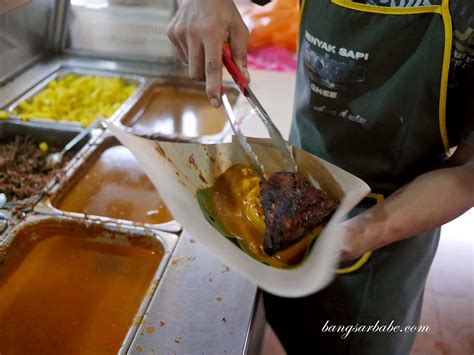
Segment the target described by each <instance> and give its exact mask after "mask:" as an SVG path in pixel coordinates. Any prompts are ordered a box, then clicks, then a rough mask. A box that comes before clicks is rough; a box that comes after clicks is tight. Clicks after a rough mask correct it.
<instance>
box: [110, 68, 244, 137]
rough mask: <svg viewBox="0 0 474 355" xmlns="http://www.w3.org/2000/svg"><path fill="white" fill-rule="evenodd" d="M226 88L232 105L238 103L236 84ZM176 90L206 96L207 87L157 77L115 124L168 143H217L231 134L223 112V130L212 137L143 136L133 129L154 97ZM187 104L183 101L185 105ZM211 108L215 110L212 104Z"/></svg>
mask: <svg viewBox="0 0 474 355" xmlns="http://www.w3.org/2000/svg"><path fill="white" fill-rule="evenodd" d="M223 86H224V88H225V89H226V92H227V95H228V97H229V99H230V102H231V104H232V105H234V104H235V103H236V101H237V98H238V96H239V95H240V93H239V91H238V89H237V88H236V86H235V84H234V83H231V82H224V83H223ZM170 89H171V90H174V91H176V92H178V93H193V94H202V95H203V96H206V87H205V84H204V83H202V82H197V81H192V80H189V79H183V78H170V77H167V78H165V77H155V78H154V80H153V81H151V82H150V84H149V85H147V87H146V88H145V89H144V91H143V93H142V95H141V97H140V98H139V99H138V100H136V101H135V102H134V104H133V105H131V106H130V108H129V110H128V111H127V112H126V113H125V114H124V115H122V117H120V118H118V119H116V120H115V123H116V124H118V125H119V126H121V128H122V129H124V130H126V131H128V132H133V133H134V134H137V135H140V136H145V137H148V138H153V139H157V140H167V141H179V142H201V143H217V142H221V141H223V140H224V138H225V137H227V136H228V135H229V134H230V133H231V132H232V129H231V126H230V125H229V123H228V122H227V120H226V116H225V113H224V112H222V116H223V126H222V129H221V130H220V131H219V132H218V133H216V134H212V135H200V136H189V135H185V134H182V133H179V132H178V133H173V134H167V133H160V132H150V133H147V134H142V133H139V132H136V131H135V130H134V129H133V125H134V124H135V123H136V122H138V121H139V120H140V118H141V117H142V114H143V112H144V111H145V110H146V107H148V104H149V103H150V102H151V101H152V100H153V97H154V96H155V95H157V94H159V92H160V91H166V90H170ZM185 104H186V102H185V101H184V100H183V105H185ZM209 108H210V109H213V108H212V107H211V106H210V104H209Z"/></svg>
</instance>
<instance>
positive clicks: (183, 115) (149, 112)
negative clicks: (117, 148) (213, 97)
mask: <svg viewBox="0 0 474 355" xmlns="http://www.w3.org/2000/svg"><path fill="white" fill-rule="evenodd" d="M135 120H136V121H135ZM133 121H135V122H134V123H131V125H132V127H133V129H135V130H136V131H137V132H141V133H160V134H165V135H174V134H180V135H184V136H186V137H198V136H203V135H212V134H217V133H220V132H221V131H222V130H223V129H224V126H225V124H226V122H227V119H226V116H225V112H224V110H223V109H222V108H219V109H215V108H213V107H212V106H211V105H210V103H209V99H208V98H207V96H206V95H205V94H204V93H199V92H192V91H178V90H174V89H172V88H168V89H160V90H156V91H154V92H152V93H151V94H150V95H149V96H148V97H147V99H146V100H145V101H144V103H143V107H141V108H140V109H139V111H138V112H137V113H136V114H135V117H134V118H133Z"/></svg>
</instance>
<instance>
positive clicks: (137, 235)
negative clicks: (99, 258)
mask: <svg viewBox="0 0 474 355" xmlns="http://www.w3.org/2000/svg"><path fill="white" fill-rule="evenodd" d="M51 223H52V224H57V225H59V224H72V225H77V226H78V227H77V228H85V229H89V228H91V229H92V230H98V229H100V230H103V231H104V233H103V234H101V236H100V237H98V238H95V240H99V241H104V242H106V243H110V244H121V245H133V243H134V242H135V243H143V242H144V243H145V245H148V244H150V245H151V244H153V245H156V244H157V243H158V244H159V245H161V247H162V249H163V257H162V259H161V261H160V262H159V265H158V267H157V269H156V271H155V272H154V275H153V278H152V280H151V282H150V283H149V284H148V287H147V290H146V292H145V294H144V296H143V297H142V298H141V302H140V306H139V308H138V310H137V312H136V313H135V316H134V317H133V321H132V322H131V323H130V325H129V327H128V330H127V334H126V336H125V338H124V340H123V342H122V343H121V347H120V350H119V351H118V353H119V354H125V353H126V352H127V350H128V348H129V347H130V344H131V342H132V340H133V339H134V337H135V336H136V333H137V329H138V327H139V326H140V325H141V323H142V320H143V317H144V315H145V314H146V311H147V309H148V307H149V305H150V302H151V300H152V298H153V296H154V294H155V291H156V289H157V287H158V284H159V281H160V278H161V276H162V274H163V272H164V270H165V268H166V265H167V264H168V261H169V259H170V256H171V254H172V253H173V250H174V248H175V246H176V244H177V241H178V236H177V235H175V234H171V233H166V232H162V231H156V230H151V229H148V228H144V227H137V226H131V225H124V224H117V223H111V222H104V221H97V220H91V219H87V218H86V219H77V218H73V217H68V216H47V215H38V214H30V215H29V216H27V217H26V218H25V219H24V220H23V221H22V222H21V223H19V224H18V225H17V226H11V227H10V228H9V229H8V230H7V233H5V234H4V235H3V236H1V235H0V267H1V266H2V265H3V262H4V261H5V260H6V257H7V255H8V253H9V246H10V245H11V243H12V242H13V241H14V240H15V237H16V236H17V235H19V233H20V232H21V231H22V230H23V229H24V228H30V229H31V228H33V231H34V228H38V226H41V224H51ZM43 228H44V227H43ZM48 231H49V229H48ZM38 233H39V232H38ZM32 237H33V238H37V237H38V236H37V235H36V234H35V233H34V232H32ZM86 237H87V236H86ZM71 238H80V237H71ZM143 238H144V239H143ZM138 239H140V240H138ZM147 241H148V242H147ZM140 245H144V244H140ZM2 259H3V261H2ZM1 275H2V272H1V268H0V276H1ZM117 296H118V297H120V295H117ZM88 311H89V310H87V309H84V312H88ZM25 321H27V320H26V319H25ZM19 341H24V340H21V339H19Z"/></svg>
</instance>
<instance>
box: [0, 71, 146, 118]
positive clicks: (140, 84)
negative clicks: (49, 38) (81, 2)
mask: <svg viewBox="0 0 474 355" xmlns="http://www.w3.org/2000/svg"><path fill="white" fill-rule="evenodd" d="M69 74H76V75H78V76H81V75H97V76H104V77H111V78H122V79H123V80H124V81H125V82H126V83H127V84H134V85H136V86H137V89H136V90H135V92H133V94H131V95H130V96H129V97H128V98H127V99H126V100H125V101H124V102H123V103H122V105H121V106H120V107H119V108H118V109H117V110H116V111H115V112H114V113H113V114H112V116H110V117H109V118H108V119H110V120H114V119H115V118H116V117H118V116H120V115H122V114H123V113H124V112H125V111H127V108H128V107H129V106H130V105H131V104H133V102H134V101H135V100H137V99H138V98H139V97H140V96H141V95H142V92H143V89H144V87H145V84H146V81H147V80H146V78H145V77H143V76H140V75H136V74H130V73H122V72H115V71H109V70H97V69H91V68H81V67H69V66H63V65H61V66H60V67H59V68H56V69H55V70H54V71H53V72H52V73H50V74H49V75H48V76H47V77H46V78H43V79H42V80H40V81H39V82H38V83H37V84H35V85H33V86H32V87H31V88H30V89H28V90H27V91H26V92H24V93H23V94H22V95H20V96H19V97H17V98H16V99H15V100H14V101H13V102H11V103H10V104H9V105H7V107H6V110H7V111H8V112H10V113H12V112H13V111H14V110H15V109H16V108H17V107H18V105H19V104H20V103H21V102H23V101H26V102H28V101H29V100H31V99H32V98H33V97H34V96H35V95H37V94H38V93H40V92H41V91H42V90H43V89H45V88H46V86H48V84H49V83H50V82H51V81H52V80H55V79H59V78H62V77H64V76H66V75H69ZM20 115H21V113H20ZM12 119H19V118H18V117H17V118H15V116H14V118H12ZM29 121H33V122H36V121H39V122H45V121H46V122H54V123H56V124H61V125H66V126H78V127H81V123H80V122H73V121H65V120H54V119H48V118H42V117H38V118H31V119H29Z"/></svg>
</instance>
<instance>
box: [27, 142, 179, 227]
mask: <svg viewBox="0 0 474 355" xmlns="http://www.w3.org/2000/svg"><path fill="white" fill-rule="evenodd" d="M115 145H120V143H119V142H118V141H117V140H116V139H115V138H114V137H112V136H110V135H108V134H107V133H106V134H104V135H103V136H101V137H100V138H99V139H97V141H96V142H95V143H94V146H93V147H92V148H91V149H89V150H88V151H87V152H86V153H85V154H83V155H81V156H78V157H77V158H76V159H75V161H73V162H71V163H72V164H71V166H70V167H69V168H68V169H67V171H66V172H65V174H64V177H63V179H61V181H60V183H58V184H56V185H55V186H53V188H52V189H51V190H50V191H49V193H48V194H47V195H45V196H44V197H43V198H42V199H41V201H40V202H39V203H38V204H37V205H36V206H35V211H36V212H38V213H43V214H52V215H64V216H73V217H76V218H86V217H87V218H89V219H94V220H97V221H102V222H114V223H120V224H123V225H129V226H144V227H147V228H153V229H158V230H162V231H166V232H171V233H179V232H180V231H181V225H180V224H179V223H178V222H177V221H175V220H171V221H169V222H165V223H160V224H148V223H139V222H133V221H130V220H125V219H116V218H110V217H103V216H96V215H86V214H85V213H78V212H68V211H62V210H60V209H58V208H56V207H55V202H56V201H58V200H59V199H60V198H61V197H62V196H63V195H64V194H66V193H67V192H68V190H69V189H70V188H71V187H72V186H73V185H74V184H75V183H76V182H77V181H78V179H81V177H82V175H83V173H84V172H85V171H87V169H88V168H90V167H91V166H92V164H93V163H94V162H95V161H96V160H97V158H98V157H99V156H100V154H101V153H102V152H103V151H104V150H105V149H107V148H109V147H112V146H115Z"/></svg>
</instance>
